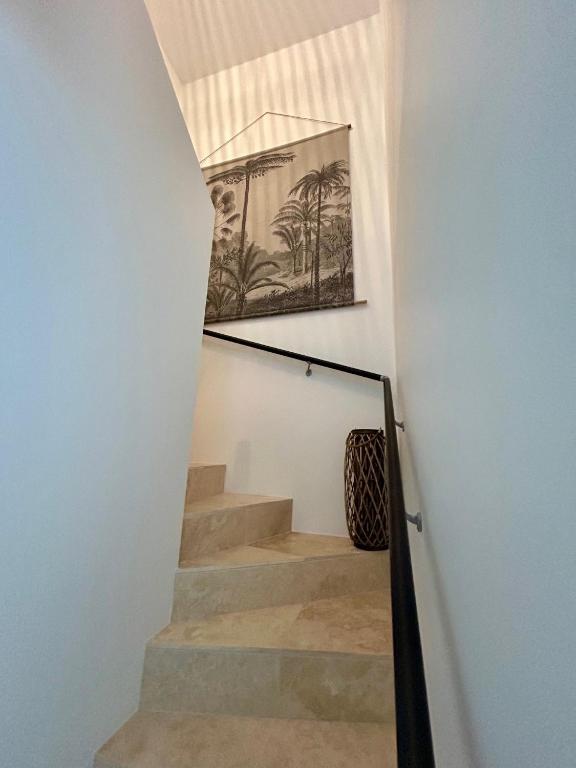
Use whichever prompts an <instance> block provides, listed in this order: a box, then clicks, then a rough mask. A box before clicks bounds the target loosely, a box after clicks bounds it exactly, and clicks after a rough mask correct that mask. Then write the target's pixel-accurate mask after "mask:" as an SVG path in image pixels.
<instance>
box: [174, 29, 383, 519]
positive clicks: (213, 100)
mask: <svg viewBox="0 0 576 768" xmlns="http://www.w3.org/2000/svg"><path fill="white" fill-rule="evenodd" d="M382 60H383V59H382V38H381V28H380V25H379V23H378V16H372V17H369V18H367V19H364V20H362V21H359V22H356V23H354V24H350V25H348V26H346V27H342V28H340V29H337V30H334V31H333V32H330V33H328V34H325V35H320V36H318V37H314V38H312V39H309V40H306V41H305V42H302V43H299V44H297V45H293V46H291V47H289V48H286V49H283V50H280V51H277V52H275V53H272V54H269V55H267V56H264V57H262V58H259V59H255V60H253V61H249V62H246V63H244V64H242V65H240V66H237V67H234V68H232V69H229V70H225V71H222V72H219V73H217V74H215V75H212V76H209V77H206V78H203V79H201V80H197V81H194V82H192V83H188V84H184V85H183V87H182V92H183V98H182V100H181V106H182V109H183V113H184V115H185V118H186V122H187V125H188V128H189V130H190V135H191V137H192V140H193V143H194V146H195V148H196V151H197V153H198V155H199V157H204V156H205V155H207V154H208V153H209V152H211V151H212V150H213V149H215V148H216V147H217V146H219V145H220V144H222V143H223V142H224V141H226V139H228V138H229V137H230V136H232V135H233V134H235V133H236V132H237V131H239V130H240V129H241V128H242V127H243V126H245V125H246V124H247V123H249V122H250V121H252V120H254V119H255V118H256V117H258V115H260V114H262V113H263V112H265V111H277V112H283V113H288V114H291V115H300V116H303V117H315V118H319V119H324V120H331V121H335V122H343V123H351V124H352V126H353V128H352V131H351V132H350V148H351V172H352V193H353V200H352V203H353V226H354V269H355V280H356V296H357V298H358V299H367V300H368V304H367V305H365V306H357V307H353V308H347V309H340V310H328V311H321V312H307V313H302V314H293V315H285V316H282V317H275V318H264V319H262V318H261V319H255V320H245V321H241V322H234V323H222V324H218V325H214V326H211V327H213V328H214V329H215V330H218V331H221V332H224V333H230V334H232V335H237V336H240V337H245V338H248V339H252V340H255V341H260V342H262V343H265V344H271V345H273V346H278V347H283V348H287V349H290V350H294V351H298V352H303V353H308V354H310V355H313V356H316V357H321V358H327V359H331V360H336V361H338V362H342V363H348V364H350V365H353V366H357V367H360V368H367V369H369V370H375V371H379V372H385V373H387V374H389V375H391V376H393V373H394V342H393V332H392V304H391V301H392V286H391V265H390V253H389V247H388V221H387V217H386V215H385V214H383V211H385V210H386V207H387V206H386V195H387V179H386V173H385V164H386V156H385V145H384V132H383V121H384V111H383V108H384V104H383V83H382V79H381V67H382ZM259 127H260V128H262V134H260V135H259V134H258V133H256V143H254V142H253V141H252V140H253V138H254V135H255V134H254V131H251V132H249V133H248V134H247V135H246V137H245V143H243V141H244V139H243V138H242V137H241V138H240V139H239V140H236V141H235V142H234V143H233V145H232V146H231V147H228V149H227V151H228V152H229V154H228V156H239V155H242V154H245V153H246V152H247V151H248V152H250V151H254V150H255V149H258V148H261V147H266V148H267V147H269V146H273V145H274V144H282V143H283V142H284V141H286V140H287V139H291V140H293V139H296V138H301V137H303V136H306V135H310V133H311V132H313V131H318V130H326V129H327V128H329V127H330V126H325V125H313V124H311V123H306V122H298V121H296V122H295V121H290V120H288V121H286V120H282V119H279V118H276V119H272V120H270V119H267V121H265V122H263V123H262V124H261V125H260V126H259ZM250 142H251V143H250ZM224 156H225V155H224ZM224 156H223V155H222V153H219V154H218V155H217V156H216V158H217V159H218V160H221V159H223V157H224ZM304 372H305V366H304V365H302V364H297V363H294V362H292V361H288V360H283V359H281V358H274V357H272V356H270V355H266V354H258V353H256V352H254V351H251V350H243V349H241V348H237V347H234V346H233V345H230V344H225V345H224V344H222V343H218V342H213V341H206V342H205V343H204V345H203V350H202V365H201V375H200V385H199V394H198V403H197V408H196V417H195V427H194V435H193V447H192V457H193V458H194V459H195V460H204V461H215V462H225V463H226V464H227V465H228V475H227V481H228V486H229V487H230V488H233V489H235V490H239V491H254V492H263V493H270V494H285V495H290V496H292V495H293V496H294V500H295V506H294V511H295V527H296V529H297V530H301V531H308V532H320V533H332V534H344V533H345V521H344V502H343V455H344V443H345V439H346V435H347V434H348V432H349V431H350V429H352V428H354V427H378V426H381V425H382V423H383V405H382V390H381V387H380V386H379V385H378V384H376V383H374V382H365V381H362V380H359V379H355V378H351V377H347V376H345V375H343V374H334V373H330V372H327V371H325V370H322V369H315V370H314V373H313V375H312V377H311V378H306V377H305V375H304Z"/></svg>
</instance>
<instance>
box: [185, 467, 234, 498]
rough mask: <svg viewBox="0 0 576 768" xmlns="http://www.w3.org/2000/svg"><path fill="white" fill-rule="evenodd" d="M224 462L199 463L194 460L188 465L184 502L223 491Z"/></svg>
mask: <svg viewBox="0 0 576 768" xmlns="http://www.w3.org/2000/svg"><path fill="white" fill-rule="evenodd" d="M225 478H226V464H200V463H198V462H195V463H193V464H190V466H189V467H188V482H187V485H186V504H190V503H191V502H192V501H196V500H197V499H202V498H204V497H206V496H214V494H216V493H223V492H224V480H225Z"/></svg>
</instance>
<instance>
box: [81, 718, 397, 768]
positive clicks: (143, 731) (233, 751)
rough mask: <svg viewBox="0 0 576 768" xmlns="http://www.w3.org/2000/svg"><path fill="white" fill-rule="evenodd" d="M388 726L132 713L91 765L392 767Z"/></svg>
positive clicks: (392, 742)
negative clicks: (129, 718) (130, 717)
mask: <svg viewBox="0 0 576 768" xmlns="http://www.w3.org/2000/svg"><path fill="white" fill-rule="evenodd" d="M395 766H396V748H395V740H394V733H393V728H392V727H391V726H389V725H386V724H381V723H377V724H374V723H330V722H318V721H309V720H278V719H272V718H245V717H230V716H213V715H186V714H174V713H164V712H138V713H137V714H136V715H134V717H133V718H132V719H131V720H129V721H128V722H127V723H126V725H124V727H123V728H121V729H120V731H118V733H117V734H116V735H115V736H113V737H112V738H111V739H110V741H109V742H108V743H107V744H105V745H104V746H103V747H102V749H101V750H100V752H99V753H98V755H97V756H96V761H95V763H94V767H95V768H393V767H395Z"/></svg>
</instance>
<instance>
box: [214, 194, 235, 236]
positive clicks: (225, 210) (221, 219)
mask: <svg viewBox="0 0 576 768" xmlns="http://www.w3.org/2000/svg"><path fill="white" fill-rule="evenodd" d="M210 199H211V200H212V205H213V206H214V240H221V239H222V238H227V237H230V235H231V234H232V231H233V230H232V225H233V224H235V223H236V222H237V221H238V219H239V218H240V214H239V213H236V200H235V195H234V190H233V189H229V190H228V191H227V192H225V191H224V187H223V185H222V184H216V185H215V186H214V187H213V188H212V191H211V192H210Z"/></svg>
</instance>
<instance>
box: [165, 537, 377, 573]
mask: <svg viewBox="0 0 576 768" xmlns="http://www.w3.org/2000/svg"><path fill="white" fill-rule="evenodd" d="M240 546H242V545H240ZM244 546H246V547H250V546H254V545H253V544H246V545H244ZM230 549H233V547H230ZM218 551H219V552H226V551H227V550H225V549H221V550H218ZM273 551H276V550H273ZM215 554H216V553H215ZM363 555H364V556H366V555H367V556H368V557H375V556H378V555H380V556H381V553H380V552H368V551H366V552H365V551H362V550H358V551H356V552H342V553H341V554H338V553H334V554H332V555H293V556H292V558H291V559H287V560H268V561H263V562H261V563H238V564H230V565H227V564H225V563H222V564H220V565H190V566H186V567H184V568H182V567H179V568H177V569H176V575H180V574H182V573H212V572H215V571H234V570H244V569H248V568H262V567H264V568H269V567H271V566H274V565H284V564H286V563H303V562H308V561H316V560H337V559H338V560H342V559H345V558H346V559H347V558H358V557H362V556H363Z"/></svg>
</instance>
